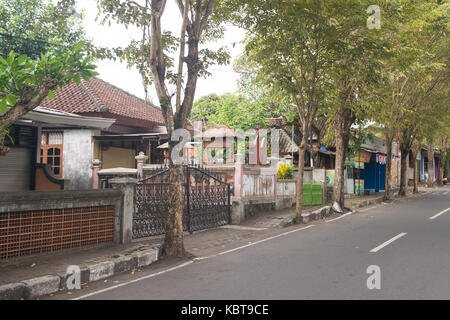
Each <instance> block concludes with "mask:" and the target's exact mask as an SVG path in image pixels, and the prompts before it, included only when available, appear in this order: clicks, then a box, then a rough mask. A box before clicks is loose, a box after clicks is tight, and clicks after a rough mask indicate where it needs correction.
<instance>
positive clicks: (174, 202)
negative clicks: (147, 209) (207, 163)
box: [162, 161, 185, 257]
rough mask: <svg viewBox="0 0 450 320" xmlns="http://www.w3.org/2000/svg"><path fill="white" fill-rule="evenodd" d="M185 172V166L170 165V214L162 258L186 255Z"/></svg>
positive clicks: (171, 163)
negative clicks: (184, 223) (184, 228)
mask: <svg viewBox="0 0 450 320" xmlns="http://www.w3.org/2000/svg"><path fill="white" fill-rule="evenodd" d="M183 182H184V172H183V166H182V165H180V164H174V163H173V162H172V161H170V164H169V183H170V188H169V201H168V202H169V203H168V206H169V214H168V217H167V222H166V235H165V237H164V244H163V248H162V256H163V257H168V256H176V257H183V256H184V254H185V250H184V244H183V205H184V192H183Z"/></svg>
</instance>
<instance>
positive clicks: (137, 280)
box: [71, 225, 314, 300]
mask: <svg viewBox="0 0 450 320" xmlns="http://www.w3.org/2000/svg"><path fill="white" fill-rule="evenodd" d="M312 227H314V225H309V226H307V227H304V228H300V229H295V230H292V231H288V232H284V233H281V234H278V235H276V236H273V237H269V238H266V239H263V240H259V241H256V242H252V243H249V244H247V245H245V246H241V247H238V248H234V249H231V250H227V251H224V252H221V253H217V254H214V255H211V256H207V257H200V258H194V259H193V260H190V261H187V262H185V263H183V264H180V265H178V266H175V267H172V268H169V269H166V270H162V271H160V272H156V273H152V274H149V275H146V276H143V277H140V278H137V279H133V280H130V281H127V282H123V283H121V284H117V285H115V286H112V287H108V288H105V289H101V290H98V291H94V292H91V293H88V294H85V295H83V296H80V297H78V298H74V299H71V300H81V299H86V298H89V297H91V296H95V295H97V294H100V293H103V292H107V291H111V290H114V289H117V288H120V287H123V286H126V285H129V284H132V283H136V282H139V281H142V280H146V279H150V278H153V277H156V276H159V275H162V274H164V273H167V272H170V271H173V270H177V269H180V268H183V267H186V266H188V265H190V264H192V263H194V262H195V261H200V260H205V259H209V258H213V257H217V256H221V255H224V254H227V253H230V252H233V251H237V250H240V249H244V248H247V247H250V246H254V245H256V244H259V243H262V242H266V241H269V240H272V239H276V238H279V237H282V236H285V235H288V234H291V233H294V232H298V231H302V230H305V229H309V228H312Z"/></svg>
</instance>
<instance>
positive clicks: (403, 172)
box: [398, 149, 409, 197]
mask: <svg viewBox="0 0 450 320" xmlns="http://www.w3.org/2000/svg"><path fill="white" fill-rule="evenodd" d="M400 151H401V153H402V154H401V168H400V190H399V191H398V195H399V196H401V197H403V196H406V190H407V188H408V177H407V174H408V162H407V161H406V160H407V159H408V153H409V150H403V149H400Z"/></svg>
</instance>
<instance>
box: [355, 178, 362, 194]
mask: <svg viewBox="0 0 450 320" xmlns="http://www.w3.org/2000/svg"><path fill="white" fill-rule="evenodd" d="M355 194H364V180H355Z"/></svg>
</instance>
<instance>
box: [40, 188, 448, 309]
mask: <svg viewBox="0 0 450 320" xmlns="http://www.w3.org/2000/svg"><path fill="white" fill-rule="evenodd" d="M449 207H450V188H449V187H448V186H447V187H445V188H440V189H435V190H434V191H432V192H429V193H427V194H424V195H420V196H418V197H414V198H408V199H403V200H400V201H395V202H394V203H390V204H384V205H380V206H377V207H375V208H371V209H365V210H362V211H361V212H358V213H356V214H351V215H347V216H344V217H342V218H339V219H330V220H329V221H328V222H323V221H322V222H316V223H313V224H310V225H307V226H304V225H303V226H294V227H290V228H286V229H282V230H276V231H273V232H270V233H268V234H265V235H264V236H263V237H260V238H259V239H255V240H252V241H251V243H249V242H247V243H240V244H239V245H235V247H234V248H228V250H225V251H224V252H217V253H216V254H213V255H211V256H208V257H197V258H196V259H194V260H184V261H177V262H176V264H175V265H173V264H172V265H170V264H167V265H164V264H161V265H158V266H156V267H155V268H153V269H149V270H146V271H145V272H143V273H141V274H139V276H138V277H137V276H136V275H133V276H131V275H120V276H117V277H114V278H112V279H110V280H108V282H107V283H99V284H92V285H91V284H90V285H89V288H85V289H83V290H79V291H76V292H72V294H71V295H68V294H66V293H60V294H57V295H55V296H53V297H49V298H50V299H73V298H75V299H168V300H170V299H194V300H195V299H274V300H277V299H450V210H448V211H445V210H447V209H449ZM373 266H375V268H379V271H380V274H379V275H380V277H379V279H380V283H379V284H380V286H381V288H380V289H376V288H375V289H372V290H370V289H369V288H368V286H367V281H368V278H369V277H371V276H372V273H370V274H369V273H368V268H369V269H370V270H374V269H373V268H374V267H373ZM371 283H374V282H371Z"/></svg>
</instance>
